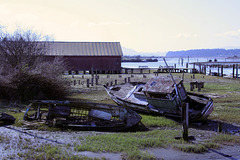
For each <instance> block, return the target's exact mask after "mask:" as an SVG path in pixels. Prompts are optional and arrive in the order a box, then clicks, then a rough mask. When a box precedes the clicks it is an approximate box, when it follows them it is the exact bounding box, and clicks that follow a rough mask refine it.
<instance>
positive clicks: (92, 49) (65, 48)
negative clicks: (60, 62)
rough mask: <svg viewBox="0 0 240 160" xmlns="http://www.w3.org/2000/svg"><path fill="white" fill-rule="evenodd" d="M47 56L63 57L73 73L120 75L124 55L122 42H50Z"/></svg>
mask: <svg viewBox="0 0 240 160" xmlns="http://www.w3.org/2000/svg"><path fill="white" fill-rule="evenodd" d="M49 44H50V47H49V48H48V49H49V50H48V52H47V56H48V57H49V58H54V57H58V56H61V57H63V58H64V59H65V60H66V62H67V63H68V64H69V67H70V68H71V71H83V72H86V71H89V72H91V71H93V72H97V73H102V74H105V73H120V72H121V57H122V55H123V53H122V48H121V45H120V42H49Z"/></svg>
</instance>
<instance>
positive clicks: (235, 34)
mask: <svg viewBox="0 0 240 160" xmlns="http://www.w3.org/2000/svg"><path fill="white" fill-rule="evenodd" d="M217 36H220V37H233V38H240V29H238V30H233V31H227V32H224V33H220V34H217Z"/></svg>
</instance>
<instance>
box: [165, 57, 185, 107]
mask: <svg viewBox="0 0 240 160" xmlns="http://www.w3.org/2000/svg"><path fill="white" fill-rule="evenodd" d="M163 60H164V62H165V64H166V66H167V69H168V72H169V74H170V76H171V78H172V80H173V83H174V88H175V91H176V95H177V97H179V98H180V99H181V96H179V93H178V87H177V84H176V81H175V80H174V78H173V75H172V72H171V70H170V68H169V66H168V64H167V62H166V60H165V58H163ZM180 106H181V105H180Z"/></svg>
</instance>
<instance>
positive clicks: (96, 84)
mask: <svg viewBox="0 0 240 160" xmlns="http://www.w3.org/2000/svg"><path fill="white" fill-rule="evenodd" d="M96 85H98V77H96Z"/></svg>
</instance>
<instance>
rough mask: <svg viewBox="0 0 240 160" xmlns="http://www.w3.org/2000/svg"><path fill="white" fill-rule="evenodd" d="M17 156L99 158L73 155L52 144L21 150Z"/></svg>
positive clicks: (69, 159)
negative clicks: (23, 151)
mask: <svg viewBox="0 0 240 160" xmlns="http://www.w3.org/2000/svg"><path fill="white" fill-rule="evenodd" d="M17 156H18V157H19V158H23V159H46V160H54V159H58V160H99V158H88V157H86V156H82V155H73V154H70V153H69V152H68V151H66V150H64V148H62V147H60V146H54V145H50V144H46V145H42V146H41V147H38V148H32V149H30V150H28V151H27V152H25V153H20V152H19V153H18V154H17ZM15 158H16V157H15ZM100 159H103V158H100Z"/></svg>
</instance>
